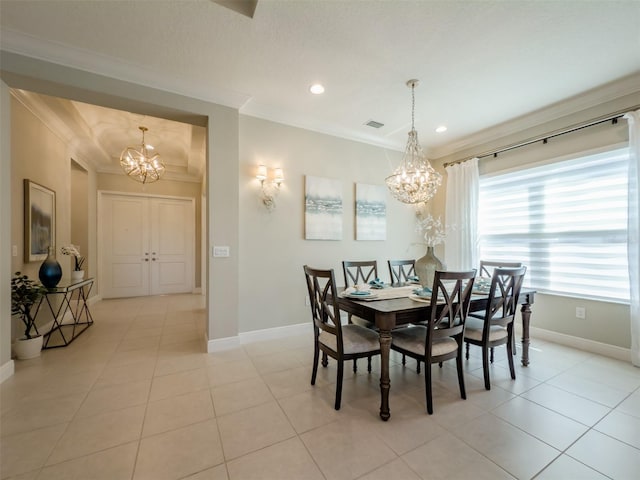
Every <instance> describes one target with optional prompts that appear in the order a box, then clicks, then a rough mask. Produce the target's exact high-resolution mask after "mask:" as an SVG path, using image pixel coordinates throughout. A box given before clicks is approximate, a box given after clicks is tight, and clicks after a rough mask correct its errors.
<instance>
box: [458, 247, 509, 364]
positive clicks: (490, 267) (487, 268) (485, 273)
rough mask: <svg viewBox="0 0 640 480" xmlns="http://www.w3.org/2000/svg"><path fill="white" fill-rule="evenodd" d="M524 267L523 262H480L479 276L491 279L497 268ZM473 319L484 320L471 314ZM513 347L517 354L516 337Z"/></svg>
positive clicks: (480, 316)
mask: <svg viewBox="0 0 640 480" xmlns="http://www.w3.org/2000/svg"><path fill="white" fill-rule="evenodd" d="M521 266H522V263H521V262H497V261H493V260H480V273H479V276H481V277H486V278H491V277H492V276H493V271H494V270H495V269H496V268H520V267H521ZM470 316H471V317H476V318H484V317H483V316H482V315H476V314H473V313H472V314H471V315H470ZM511 346H512V347H513V354H514V355H515V354H516V337H515V336H514V337H513V342H511ZM490 352H491V363H493V348H492V349H491V350H490Z"/></svg>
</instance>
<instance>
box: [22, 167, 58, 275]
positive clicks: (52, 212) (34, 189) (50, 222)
mask: <svg viewBox="0 0 640 480" xmlns="http://www.w3.org/2000/svg"><path fill="white" fill-rule="evenodd" d="M55 238H56V192H54V191H53V190H51V189H49V188H47V187H45V186H43V185H39V184H37V183H35V182H32V181H31V180H29V179H26V178H25V179H24V261H25V263H27V262H35V261H38V260H44V259H45V258H47V253H48V249H49V246H51V247H55Z"/></svg>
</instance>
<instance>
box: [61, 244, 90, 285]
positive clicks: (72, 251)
mask: <svg viewBox="0 0 640 480" xmlns="http://www.w3.org/2000/svg"><path fill="white" fill-rule="evenodd" d="M60 251H61V252H62V254H63V255H70V256H72V257H73V271H72V272H71V280H73V281H80V280H82V279H83V278H84V270H83V269H82V265H83V264H84V260H85V259H84V257H83V256H82V255H80V247H79V246H77V245H74V244H72V243H71V244H69V245H65V246H63V247H61V248H60Z"/></svg>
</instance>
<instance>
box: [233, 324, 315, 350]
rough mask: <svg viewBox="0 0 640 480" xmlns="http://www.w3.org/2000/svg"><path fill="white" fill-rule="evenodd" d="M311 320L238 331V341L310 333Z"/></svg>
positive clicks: (257, 340) (244, 341) (253, 340)
mask: <svg viewBox="0 0 640 480" xmlns="http://www.w3.org/2000/svg"><path fill="white" fill-rule="evenodd" d="M311 330H312V327H311V322H305V323H298V324H296V325H286V326H284V327H273V328H265V329H263V330H253V331H251V332H242V333H240V335H239V336H240V343H241V344H242V345H245V344H247V343H253V342H260V341H262V340H276V339H278V338H286V337H293V336H296V335H305V334H309V335H311Z"/></svg>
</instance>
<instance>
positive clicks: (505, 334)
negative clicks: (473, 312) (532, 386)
mask: <svg viewBox="0 0 640 480" xmlns="http://www.w3.org/2000/svg"><path fill="white" fill-rule="evenodd" d="M526 271H527V267H520V268H496V269H494V270H493V275H492V277H491V287H490V288H489V298H488V300H487V308H486V310H485V313H484V316H483V318H482V319H480V318H476V317H471V316H470V318H469V319H468V320H467V326H466V327H465V332H464V341H465V343H466V344H467V350H466V355H465V357H466V359H467V360H469V345H470V344H472V345H477V346H479V347H481V348H482V370H483V371H484V388H486V389H487V390H491V381H490V379H489V361H491V363H493V348H494V347H497V346H499V345H505V344H506V345H507V357H508V360H509V371H510V373H511V378H512V379H514V380H515V378H516V371H515V368H514V365H513V342H514V334H513V321H514V319H515V316H516V312H517V308H518V296H519V295H520V289H521V287H522V282H523V280H524V274H525V273H526ZM489 349H491V359H490V360H489Z"/></svg>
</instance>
